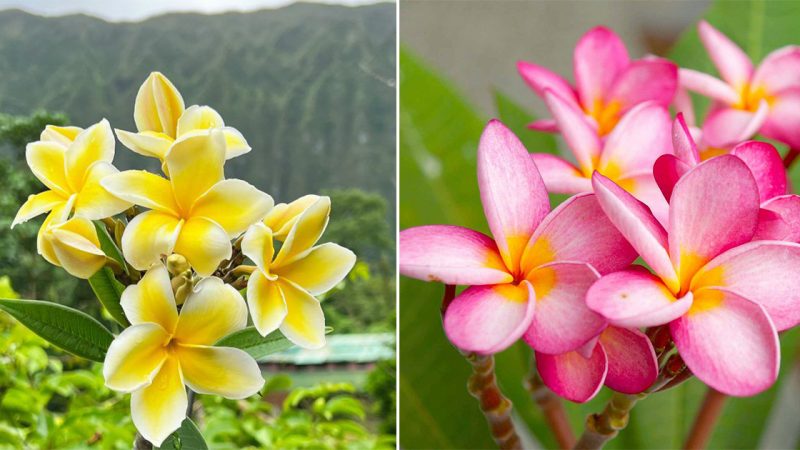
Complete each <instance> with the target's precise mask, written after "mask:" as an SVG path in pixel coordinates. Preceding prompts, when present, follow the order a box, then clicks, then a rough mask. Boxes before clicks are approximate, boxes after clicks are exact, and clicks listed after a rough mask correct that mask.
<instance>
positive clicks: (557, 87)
mask: <svg viewBox="0 0 800 450" xmlns="http://www.w3.org/2000/svg"><path fill="white" fill-rule="evenodd" d="M517 71H518V72H519V74H520V76H522V79H523V80H524V81H525V84H527V85H528V86H530V88H531V89H533V90H534V91H536V94H537V95H539V97H543V98H544V92H545V91H546V90H548V89H549V90H551V91H553V92H555V93H557V94H558V95H560V96H561V97H562V98H564V99H566V100H571V101H572V102H573V103H576V104H577V103H578V99H577V97H576V96H575V90H574V89H572V86H570V85H569V83H568V82H567V80H565V79H564V78H563V77H561V76H560V75H558V74H556V73H554V72H553V71H551V70H549V69H546V68H544V67H542V66H540V65H538V64H533V63H529V62H526V61H518V62H517Z"/></svg>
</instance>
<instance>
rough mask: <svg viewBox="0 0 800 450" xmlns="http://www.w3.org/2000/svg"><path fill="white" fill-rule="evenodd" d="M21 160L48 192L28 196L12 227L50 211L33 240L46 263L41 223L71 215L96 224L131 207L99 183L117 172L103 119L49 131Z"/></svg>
mask: <svg viewBox="0 0 800 450" xmlns="http://www.w3.org/2000/svg"><path fill="white" fill-rule="evenodd" d="M25 158H26V159H27V161H28V166H29V167H30V168H31V171H32V172H33V174H34V175H35V176H36V178H38V179H39V181H41V182H42V183H43V184H44V185H45V186H46V187H47V188H48V190H46V191H44V192H41V193H39V194H35V195H31V196H29V197H28V200H27V201H26V202H25V203H24V204H23V205H22V206H21V207H20V209H19V211H18V212H17V216H16V217H15V218H14V221H13V222H12V223H11V227H12V228H13V227H14V226H16V225H18V224H20V223H23V222H27V221H28V220H30V219H32V218H34V217H36V216H38V215H40V214H43V213H45V212H48V211H51V213H50V215H48V217H47V219H45V224H44V225H42V228H41V229H40V230H39V236H38V239H37V244H38V245H37V247H38V251H39V253H40V254H42V255H43V256H45V258H47V259H48V261H50V262H51V263H54V264H56V263H55V262H53V260H51V259H50V258H48V255H47V254H46V252H45V251H44V250H43V248H42V245H43V239H42V233H43V232H44V231H45V230H46V229H47V226H46V225H48V226H49V225H55V224H58V223H59V222H63V221H64V220H66V219H67V218H68V217H69V215H70V214H71V213H72V212H74V213H75V216H76V217H82V218H85V219H89V220H98V219H102V218H105V217H110V216H113V215H115V214H119V213H120V212H122V211H124V210H126V209H127V208H129V207H130V206H131V204H130V203H128V202H127V201H125V200H122V199H120V198H118V197H115V196H114V195H112V194H110V193H109V192H108V191H107V190H106V189H105V188H103V187H102V186H101V185H100V181H101V180H102V179H103V178H105V177H106V176H108V175H111V174H115V173H117V172H118V171H117V169H116V168H115V167H114V166H112V165H111V161H112V160H113V159H114V134H113V133H112V132H111V127H110V126H109V124H108V121H107V120H105V119H103V120H102V121H100V122H99V123H97V124H95V125H92V126H91V127H89V128H87V129H85V130H81V129H80V128H77V127H48V128H46V129H45V131H44V132H42V140H40V141H36V142H32V143H30V144H28V146H27V147H26V149H25ZM56 218H58V220H55V219H56Z"/></svg>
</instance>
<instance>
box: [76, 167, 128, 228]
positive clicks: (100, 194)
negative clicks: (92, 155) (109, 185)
mask: <svg viewBox="0 0 800 450" xmlns="http://www.w3.org/2000/svg"><path fill="white" fill-rule="evenodd" d="M116 173H119V171H118V170H117V169H116V168H115V167H114V166H112V165H111V164H110V163H107V162H105V161H98V162H96V163H94V164H92V165H91V166H90V167H89V171H88V172H87V173H86V179H85V180H84V183H83V188H81V190H80V192H78V196H77V197H76V199H75V215H76V216H80V217H84V218H87V219H89V220H100V219H104V218H106V217H111V216H114V215H117V214H119V213H121V212H122V211H125V210H126V209H128V208H130V207H131V205H132V203H131V202H127V201H125V200H123V199H121V198H119V197H117V196H115V195H112V194H111V193H110V192H108V190H106V188H104V187H103V186H102V185H101V184H100V183H101V182H102V180H103V179H104V178H106V177H107V176H109V175H113V174H116Z"/></svg>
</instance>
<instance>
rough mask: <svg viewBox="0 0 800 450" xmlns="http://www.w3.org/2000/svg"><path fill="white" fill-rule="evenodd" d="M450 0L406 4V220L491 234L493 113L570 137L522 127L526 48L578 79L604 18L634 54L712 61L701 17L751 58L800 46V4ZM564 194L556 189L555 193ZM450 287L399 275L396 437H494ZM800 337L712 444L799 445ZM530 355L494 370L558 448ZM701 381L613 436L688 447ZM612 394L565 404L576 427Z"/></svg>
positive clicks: (535, 442)
mask: <svg viewBox="0 0 800 450" xmlns="http://www.w3.org/2000/svg"><path fill="white" fill-rule="evenodd" d="M453 3H454V2H433V3H430V2H421V1H413V0H411V1H403V2H401V4H400V22H401V29H402V32H401V55H400V177H401V180H402V182H401V185H400V228H401V229H403V228H407V227H411V226H416V225H423V224H435V223H440V224H457V225H462V226H467V227H470V228H474V229H477V230H480V231H483V232H488V229H487V226H486V221H485V219H484V217H483V211H482V209H481V206H480V200H479V196H478V187H477V182H476V175H475V154H476V148H477V141H478V138H479V136H480V133H481V130H482V128H483V126H484V125H485V123H486V121H487V120H488V119H489V118H491V117H499V118H500V119H501V120H503V121H504V122H505V123H506V124H507V125H509V126H511V128H512V129H514V131H515V132H516V133H517V134H518V135H519V136H520V137H521V138H522V140H523V142H524V143H525V144H526V146H527V148H528V150H530V151H535V152H560V148H563V145H562V144H561V142H560V139H559V138H554V137H553V136H549V135H544V134H539V133H535V132H532V131H530V130H527V129H526V128H525V124H527V123H529V122H530V121H531V120H532V118H533V117H534V114H541V113H542V112H543V111H544V108H543V105H542V102H541V101H540V100H539V99H538V98H537V97H536V96H535V94H534V93H533V92H531V91H529V90H528V89H527V88H526V87H525V86H524V83H523V82H522V80H521V79H519V77H518V75H517V73H516V68H515V62H516V60H518V59H526V60H530V61H536V62H538V63H541V64H544V65H547V66H550V67H553V68H554V69H555V70H556V71H558V72H559V73H562V74H567V75H569V78H571V61H572V49H573V46H574V45H575V43H576V42H577V40H578V39H579V37H580V36H581V35H582V34H583V33H584V32H585V31H586V30H587V29H589V28H591V27H592V26H595V25H599V24H603V25H608V26H611V27H613V28H615V29H617V30H618V31H619V32H620V34H621V36H622V37H623V39H624V40H625V41H626V43H627V44H628V47H629V50H630V52H631V54H632V55H633V56H634V57H641V56H642V55H643V54H645V53H653V54H657V55H662V56H668V57H670V58H672V59H673V60H674V61H676V62H677V63H678V64H680V65H682V66H685V67H691V68H695V69H699V70H703V71H705V72H709V73H714V69H713V67H712V65H711V64H710V62H709V61H708V58H707V56H706V54H705V51H704V49H703V48H702V46H701V45H700V42H699V40H698V37H697V33H696V29H695V24H696V22H697V20H699V18H700V17H705V18H706V19H707V20H709V21H710V22H711V23H712V24H713V25H714V26H716V27H718V28H719V29H720V30H721V31H722V32H724V33H726V34H727V35H728V36H730V37H731V38H732V39H733V40H734V41H736V42H737V43H738V44H740V45H741V46H742V48H743V49H744V50H745V51H746V52H747V53H748V54H750V56H751V57H752V58H753V59H754V60H755V61H760V60H761V59H762V58H763V57H764V56H765V55H766V54H767V53H769V52H770V51H771V50H774V49H776V48H778V47H781V46H784V45H788V44H800V27H799V26H798V24H800V3H798V2H778V1H775V2H768V1H757V0H752V1H736V2H734V1H715V2H713V3H712V4H710V5H709V4H708V2H666V1H664V2H633V1H626V2H577V1H575V2H568V1H564V2H527V3H526V2H480V3H460V4H459V5H458V7H457V8H452V6H453ZM448 8H449V9H448ZM446 9H447V11H448V12H447V13H446V14H442V12H443V11H445V10H446ZM437 12H438V13H439V14H438V15H437ZM702 104H703V102H698V105H700V106H702ZM781 150H782V151H783V150H784V149H781ZM790 176H791V178H792V183H793V185H794V186H795V187H800V169H798V168H797V167H795V168H794V169H793V170H792V173H791V174H790ZM561 200H563V198H556V197H551V203H552V204H553V205H555V204H556V203H557V202H559V201H561ZM442 293H443V288H442V286H440V285H436V284H433V283H423V282H420V281H416V280H410V279H401V284H400V341H401V346H400V375H399V376H400V380H399V385H400V405H401V407H400V423H401V424H402V427H401V432H400V445H401V446H402V447H403V448H408V449H411V448H464V449H467V448H469V449H472V448H492V447H493V443H492V441H491V438H490V436H489V433H488V430H487V426H486V423H485V420H484V418H483V416H482V415H481V414H480V412H479V409H478V406H477V402H476V401H475V399H473V398H472V397H470V396H469V395H468V393H467V391H466V387H465V385H466V380H467V377H468V376H469V373H470V370H469V365H468V364H467V362H466V361H465V360H464V359H463V358H462V357H461V356H460V355H459V353H458V352H457V351H456V350H455V349H454V348H453V347H452V346H451V345H450V344H449V343H448V342H447V340H446V338H445V336H444V333H443V331H442V327H441V321H440V313H439V308H440V304H441V298H442ZM798 339H800V331H798V330H797V329H794V330H790V331H788V332H786V333H783V335H782V336H781V342H782V364H781V375H780V379H779V380H778V382H777V383H776V384H775V385H774V386H773V387H772V388H771V389H769V390H768V391H766V392H764V393H763V394H761V395H758V396H755V397H751V398H742V399H730V400H728V402H727V404H726V406H725V409H724V411H723V413H722V417H721V419H720V421H719V424H718V426H717V429H716V431H715V433H714V436H713V438H712V441H711V443H710V447H711V448H720V449H723V448H724V449H730V448H772V449H775V448H797V446H798V444H799V443H800V440H799V439H798V438H799V437H800V354H799V353H798V351H800V349H799V348H798ZM530 353H531V352H530V350H529V348H528V347H527V346H526V345H525V344H522V343H518V344H516V345H515V346H513V347H511V348H510V349H508V350H506V351H504V352H502V353H500V354H498V355H497V357H496V359H497V373H498V379H499V382H500V385H501V387H502V389H503V390H504V391H505V392H506V394H507V395H508V396H509V397H510V398H511V400H512V401H513V403H514V407H515V408H514V409H515V412H514V414H515V421H516V422H517V424H518V425H519V427H518V428H519V429H520V430H521V431H522V434H523V436H522V438H523V441H524V443H525V444H526V448H554V447H555V446H556V442H555V440H554V439H553V437H552V436H551V435H550V434H549V431H548V430H547V428H546V425H545V424H544V422H543V417H542V414H541V413H540V411H539V410H538V409H537V406H536V405H535V403H534V402H533V401H532V400H531V398H530V396H529V394H528V393H527V391H526V390H525V389H524V387H523V384H522V383H523V380H524V378H525V376H526V374H527V373H528V371H529V365H530ZM704 393H705V387H704V385H703V384H702V383H700V382H698V381H697V380H695V379H693V380H691V381H689V382H687V383H684V384H683V385H681V386H680V387H678V388H675V389H672V390H670V391H667V392H664V393H659V394H655V395H653V396H652V397H650V398H648V399H646V400H644V401H643V402H641V403H639V404H638V405H637V406H636V408H635V409H634V410H633V413H632V416H631V420H630V424H629V425H628V427H627V429H626V430H625V431H623V432H622V433H621V434H620V435H619V437H618V438H616V439H615V440H613V441H612V442H611V443H610V444H609V445H608V446H607V447H608V448H616V449H631V448H679V447H680V446H681V445H682V444H683V441H684V439H685V436H686V434H687V432H688V430H689V427H690V426H691V423H692V421H693V420H694V415H695V413H696V411H697V408H698V406H699V404H700V402H701V401H702V397H703V395H704ZM608 397H609V392H608V390H607V389H604V390H603V391H601V393H600V394H599V395H598V396H597V398H595V399H594V400H592V401H591V402H589V403H587V404H583V405H577V404H567V405H566V407H567V410H568V413H569V417H570V421H571V423H572V425H573V428H574V429H575V430H576V432H580V430H582V429H583V421H584V418H585V417H586V416H587V415H588V414H590V413H593V412H598V411H599V410H600V409H602V407H603V405H604V404H605V402H606V400H607V399H608Z"/></svg>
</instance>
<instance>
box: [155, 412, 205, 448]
mask: <svg viewBox="0 0 800 450" xmlns="http://www.w3.org/2000/svg"><path fill="white" fill-rule="evenodd" d="M157 448H159V449H163V450H208V444H206V441H205V439H203V435H202V434H201V433H200V430H198V429H197V425H195V424H194V422H192V419H189V418H187V419H184V421H183V423H181V427H180V428H178V431H176V432H175V433H173V434H172V435H171V436H170V437H168V438H167V439H166V440H165V441H164V442H163V443H162V444H161V447H157Z"/></svg>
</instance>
